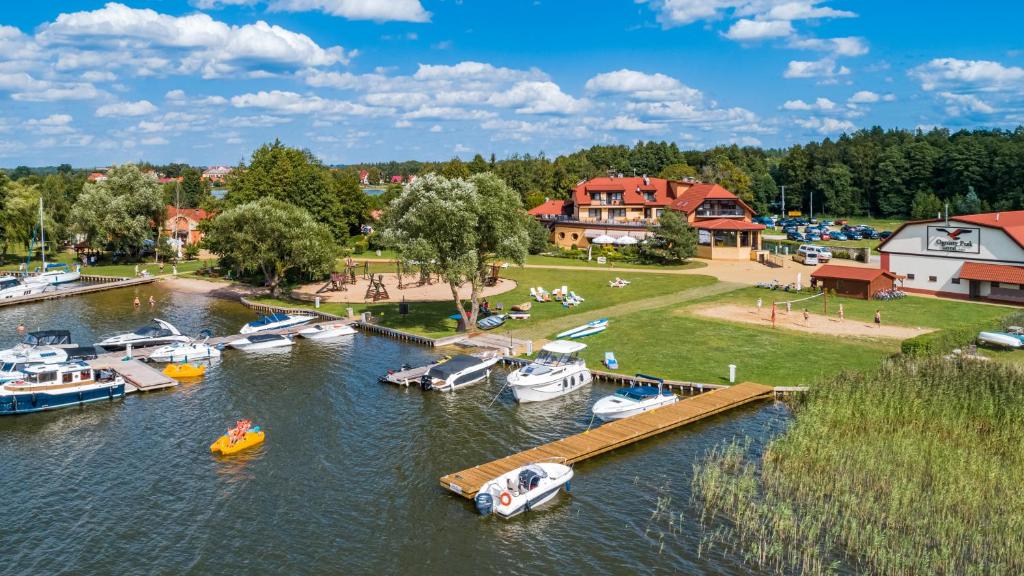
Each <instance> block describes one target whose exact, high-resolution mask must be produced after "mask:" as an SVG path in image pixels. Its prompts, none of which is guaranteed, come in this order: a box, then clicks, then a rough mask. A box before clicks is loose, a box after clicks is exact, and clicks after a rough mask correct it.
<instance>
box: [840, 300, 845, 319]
mask: <svg viewBox="0 0 1024 576" xmlns="http://www.w3.org/2000/svg"><path fill="white" fill-rule="evenodd" d="M845 319H846V313H845V312H843V305H842V304H840V305H839V321H840V322H842V321H843V320H845Z"/></svg>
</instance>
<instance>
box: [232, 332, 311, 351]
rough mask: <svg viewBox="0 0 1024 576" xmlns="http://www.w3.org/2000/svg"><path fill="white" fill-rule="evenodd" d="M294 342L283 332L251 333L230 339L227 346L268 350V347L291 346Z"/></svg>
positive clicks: (237, 348)
mask: <svg viewBox="0 0 1024 576" xmlns="http://www.w3.org/2000/svg"><path fill="white" fill-rule="evenodd" d="M294 343H295V342H294V341H293V340H292V339H291V338H289V337H288V336H285V335H283V334H251V335H249V336H246V337H245V338H239V339H238V340H232V341H231V342H228V346H230V347H232V348H234V349H236V350H249V351H253V350H268V349H270V348H283V347H285V346H291V345H292V344H294Z"/></svg>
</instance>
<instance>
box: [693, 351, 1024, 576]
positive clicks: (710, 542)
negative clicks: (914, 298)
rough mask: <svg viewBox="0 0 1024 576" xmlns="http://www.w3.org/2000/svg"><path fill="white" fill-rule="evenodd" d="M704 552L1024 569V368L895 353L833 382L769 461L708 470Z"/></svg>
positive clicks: (712, 463)
mask: <svg viewBox="0 0 1024 576" xmlns="http://www.w3.org/2000/svg"><path fill="white" fill-rule="evenodd" d="M693 484H694V486H693V487H694V490H693V494H694V504H695V505H696V513H697V514H699V516H700V523H701V526H702V529H703V531H704V533H703V542H702V545H701V549H702V550H707V549H709V548H715V549H718V551H719V552H722V551H723V550H722V549H723V547H724V552H726V553H730V554H736V555H739V556H741V557H742V558H743V559H744V560H745V561H747V562H750V563H752V564H754V565H756V566H758V567H760V568H761V569H766V570H771V571H777V572H780V573H781V572H785V573H794V572H796V573H802V574H828V573H834V572H836V571H842V572H848V571H853V572H856V573H871V574H900V575H905V574H1021V573H1024V372H1022V371H1020V370H1018V369H1016V368H1015V367H1010V366H1006V365H1003V364H998V363H995V362H988V363H986V362H979V361H964V362H959V361H957V362H954V361H950V360H945V359H942V358H940V357H928V358H916V359H907V358H895V359H892V360H888V361H886V362H885V363H883V365H882V367H881V368H880V369H879V370H878V371H877V372H874V373H867V374H861V373H847V374H841V375H839V376H836V377H835V378H832V379H831V380H829V381H825V382H821V383H819V384H818V385H816V386H814V387H813V389H812V391H811V392H810V393H809V394H808V395H807V396H806V397H805V398H804V399H803V400H802V401H801V402H800V403H799V404H797V405H796V406H795V420H794V422H793V424H792V426H791V427H790V428H789V430H788V431H787V432H786V433H785V434H783V435H782V436H780V437H779V438H778V439H776V440H775V441H773V442H772V443H771V444H770V445H769V446H768V448H767V450H766V451H765V452H764V455H763V456H761V457H756V456H755V455H753V453H752V452H751V450H750V447H749V443H733V444H729V445H726V446H722V447H719V448H717V449H714V450H712V451H711V452H710V453H709V455H708V456H707V458H706V459H705V460H704V461H703V462H701V463H699V464H697V465H696V467H695V474H694V480H693Z"/></svg>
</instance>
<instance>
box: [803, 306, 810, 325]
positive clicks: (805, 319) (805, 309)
mask: <svg viewBox="0 0 1024 576" xmlns="http://www.w3.org/2000/svg"><path fill="white" fill-rule="evenodd" d="M810 320H811V313H810V312H808V311H807V308H804V324H808V323H809V322H810Z"/></svg>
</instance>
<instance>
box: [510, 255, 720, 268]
mask: <svg viewBox="0 0 1024 576" xmlns="http://www.w3.org/2000/svg"><path fill="white" fill-rule="evenodd" d="M526 264H527V265H537V266H591V267H594V268H608V269H609V270H614V269H622V268H637V269H641V270H693V269H695V268H705V267H707V264H706V263H704V262H701V261H699V260H690V261H689V262H687V263H685V264H669V265H662V264H633V263H631V262H608V263H607V264H598V263H597V258H594V259H593V260H590V261H587V260H586V258H582V259H580V258H559V257H557V256H544V255H541V254H536V255H534V254H531V255H530V256H527V257H526Z"/></svg>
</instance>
